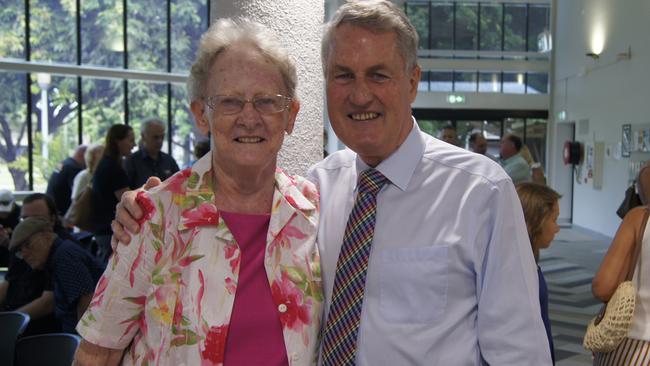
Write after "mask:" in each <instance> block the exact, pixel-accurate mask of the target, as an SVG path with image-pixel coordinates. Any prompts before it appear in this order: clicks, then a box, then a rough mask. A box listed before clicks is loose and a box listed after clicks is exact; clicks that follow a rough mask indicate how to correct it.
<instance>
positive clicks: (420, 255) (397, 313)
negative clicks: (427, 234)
mask: <svg viewBox="0 0 650 366" xmlns="http://www.w3.org/2000/svg"><path fill="white" fill-rule="evenodd" d="M381 264H382V269H381V274H380V294H379V304H380V308H381V313H382V316H383V317H384V318H385V319H386V320H387V321H388V322H395V323H432V322H434V321H436V320H438V319H440V317H441V316H442V315H443V314H444V313H445V307H446V305H447V287H448V279H447V276H448V270H449V265H448V247H447V246H432V247H420V248H400V249H391V250H386V251H384V252H382V255H381Z"/></svg>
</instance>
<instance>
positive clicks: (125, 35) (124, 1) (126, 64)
mask: <svg viewBox="0 0 650 366" xmlns="http://www.w3.org/2000/svg"><path fill="white" fill-rule="evenodd" d="M122 9H124V10H123V11H124V13H123V14H122V32H123V37H122V38H123V42H124V54H123V62H124V69H125V70H126V69H128V68H129V47H128V46H129V44H128V39H129V36H128V33H127V32H128V29H129V28H128V24H127V19H128V8H127V0H122ZM124 123H125V124H126V125H128V124H129V81H128V80H127V79H124Z"/></svg>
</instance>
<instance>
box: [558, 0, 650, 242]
mask: <svg viewBox="0 0 650 366" xmlns="http://www.w3.org/2000/svg"><path fill="white" fill-rule="evenodd" d="M554 6H555V9H556V10H555V11H556V12H557V13H556V19H557V23H556V33H555V34H554V39H553V41H554V47H555V58H556V59H555V64H554V65H555V74H554V81H553V85H552V98H553V101H552V106H553V107H552V108H553V110H552V111H551V113H550V116H556V115H557V112H558V111H561V110H565V111H566V116H567V117H566V119H567V120H569V121H575V122H576V140H577V141H581V142H584V143H586V144H591V145H592V146H593V143H594V142H595V141H603V142H605V144H606V145H610V146H612V147H614V146H615V145H616V144H617V143H618V142H619V141H620V140H621V125H622V124H625V123H631V124H642V123H648V124H650V72H649V68H650V41H649V40H648V35H649V34H650V1H648V0H623V1H620V0H619V1H616V0H556V1H554ZM598 29H601V33H602V35H603V40H604V48H603V51H602V53H601V54H600V58H599V59H598V60H593V59H591V58H589V57H587V56H585V53H587V52H591V51H592V49H591V48H590V40H591V38H592V37H593V36H594V35H596V34H598V32H599V30H598ZM628 46H629V47H630V49H631V55H632V57H631V59H630V60H619V59H618V54H619V53H623V52H627V50H628ZM585 119H587V120H589V130H588V132H587V133H580V128H579V125H580V122H579V121H581V120H585ZM551 130H553V126H551ZM557 143H560V142H558V141H556V142H555V144H557ZM553 151H554V152H553V153H554V154H557V151H558V149H553ZM553 158H554V159H556V160H557V159H561V157H557V156H554V157H553ZM628 162H629V158H622V159H620V160H617V159H615V158H614V157H605V159H604V175H603V186H602V189H601V190H597V189H594V188H593V186H592V185H591V183H588V184H585V183H584V182H582V183H580V184H578V182H575V184H574V195H573V223H574V224H575V225H578V226H581V227H585V228H587V229H590V230H593V231H596V232H599V233H602V234H604V235H607V236H613V235H614V234H615V232H616V229H617V227H618V225H619V223H620V219H619V218H618V217H617V216H616V214H615V211H616V208H617V207H618V205H619V203H620V201H621V200H622V198H623V194H624V191H625V189H626V188H627V179H628ZM551 184H552V182H551Z"/></svg>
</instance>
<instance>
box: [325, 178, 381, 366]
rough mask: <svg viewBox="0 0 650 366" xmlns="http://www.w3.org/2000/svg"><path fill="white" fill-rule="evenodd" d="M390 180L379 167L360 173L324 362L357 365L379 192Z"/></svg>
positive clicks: (338, 272) (338, 271)
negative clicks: (364, 295)
mask: <svg viewBox="0 0 650 366" xmlns="http://www.w3.org/2000/svg"><path fill="white" fill-rule="evenodd" d="M387 182H388V180H387V179H386V177H384V176H383V175H382V174H381V173H380V172H379V171H377V170H375V169H368V170H366V171H364V172H362V173H361V174H360V175H359V183H358V185H357V198H356V200H355V203H354V207H353V208H352V212H351V213H350V216H349V218H348V222H347V226H346V229H345V235H344V237H343V245H342V246H341V252H340V253H339V258H338V262H337V263H336V276H335V279H334V290H333V293H332V301H331V304H330V308H329V314H328V316H327V322H326V325H325V330H324V335H323V352H322V360H323V365H324V366H344V365H354V360H355V356H356V350H357V336H358V333H359V323H360V320H361V308H362V306H363V292H364V289H365V283H366V273H367V269H368V258H369V257H370V249H371V245H372V238H373V235H374V232H375V214H376V211H377V193H379V191H380V190H381V188H382V187H383V186H384V184H386V183H387Z"/></svg>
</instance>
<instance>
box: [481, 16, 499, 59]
mask: <svg viewBox="0 0 650 366" xmlns="http://www.w3.org/2000/svg"><path fill="white" fill-rule="evenodd" d="M480 11H481V28H480V29H481V39H480V46H481V50H484V51H500V50H501V20H502V18H503V6H502V5H501V4H481V5H480Z"/></svg>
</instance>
